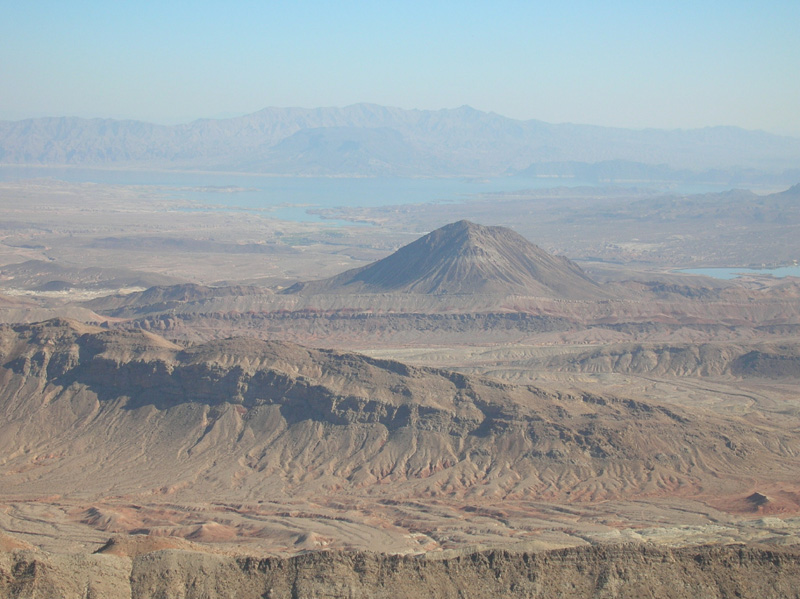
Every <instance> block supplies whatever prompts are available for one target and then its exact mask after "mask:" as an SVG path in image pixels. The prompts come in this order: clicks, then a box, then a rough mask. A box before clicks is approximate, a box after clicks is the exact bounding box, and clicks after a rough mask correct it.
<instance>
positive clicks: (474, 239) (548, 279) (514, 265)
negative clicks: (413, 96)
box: [286, 220, 599, 299]
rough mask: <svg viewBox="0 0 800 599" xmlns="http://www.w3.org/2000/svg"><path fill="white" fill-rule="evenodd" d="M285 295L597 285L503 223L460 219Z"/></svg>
mask: <svg viewBox="0 0 800 599" xmlns="http://www.w3.org/2000/svg"><path fill="white" fill-rule="evenodd" d="M286 292H287V293H298V292H302V293H305V294H316V293H333V294H342V293H420V294H429V295H446V294H458V295H464V294H492V295H533V296H543V297H562V298H569V299H585V298H589V297H596V296H597V295H598V293H599V287H598V286H597V284H596V283H594V282H593V281H592V280H591V279H589V278H588V277H587V276H586V275H585V274H584V273H583V271H582V270H581V269H580V268H579V267H578V266H577V265H576V264H574V263H573V262H571V261H569V260H568V259H566V258H563V257H560V256H552V255H550V254H548V253H547V252H545V251H544V250H542V249H541V248H539V247H538V246H536V245H534V244H532V243H530V242H529V241H528V240H526V239H525V238H524V237H522V236H521V235H520V234H519V233H516V232H515V231H512V230H511V229H508V228H505V227H490V226H483V225H479V224H476V223H473V222H470V221H467V220H460V221H458V222H455V223H451V224H449V225H445V226H444V227H441V228H440V229H436V230H435V231H432V232H430V233H428V234H427V235H425V236H423V237H421V238H419V239H417V240H416V241H414V242H413V243H410V244H409V245H407V246H405V247H402V248H400V249H399V250H397V251H396V252H395V253H394V254H392V255H391V256H388V257H386V258H384V259H383V260H379V261H378V262H375V263H373V264H370V265H368V266H365V267H362V268H358V269H354V270H349V271H347V272H344V273H342V274H340V275H337V276H335V277H333V278H330V279H326V280H323V281H315V282H311V283H304V284H302V283H301V284H298V285H295V286H293V287H291V288H290V289H288V290H287V291H286Z"/></svg>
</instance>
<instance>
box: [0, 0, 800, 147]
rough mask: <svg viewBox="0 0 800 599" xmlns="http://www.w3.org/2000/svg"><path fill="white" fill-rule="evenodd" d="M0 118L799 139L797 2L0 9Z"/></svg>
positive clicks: (42, 4)
mask: <svg viewBox="0 0 800 599" xmlns="http://www.w3.org/2000/svg"><path fill="white" fill-rule="evenodd" d="M0 6H1V7H2V13H0V14H1V15H2V19H0V118H2V119H10V120H18V119H23V118H28V117H37V116H64V115H69V116H82V117H94V116H100V117H112V118H133V119H140V120H147V121H155V122H161V123H175V122H184V121H190V120H193V119H195V118H200V117H220V116H231V115H235V114H246V113H250V112H255V111H257V110H259V109H261V108H265V107H267V106H303V107H318V106H346V105H348V104H353V103H357V102H373V103H377V104H383V105H387V106H398V107H401V108H422V109H439V108H455V107H458V106H461V105H464V104H468V105H470V106H472V107H474V108H477V109H480V110H486V111H494V112H497V113H499V114H502V115H505V116H510V117H514V118H520V119H539V120H544V121H548V122H573V123H590V124H597V125H613V126H622V127H635V128H642V127H659V128H693V127H703V126H707V125H737V126H740V127H745V128H748V129H764V130H767V131H771V132H774V133H782V134H788V135H794V136H800V35H798V24H800V0H783V1H777V0H763V1H762V2H754V1H752V0H747V1H739V0H726V1H719V2H710V1H703V0H697V1H693V2H682V1H680V0H678V1H671V2H662V1H658V0H652V1H647V0H638V1H635V2H615V1H613V0H607V1H600V0H596V1H592V2H588V1H570V0H565V1H564V2H560V3H559V2H553V1H552V0H551V1H547V2H537V1H527V2H523V1H520V2H503V1H495V2H491V3H490V2H469V1H465V0H460V1H458V2H449V1H441V2H437V1H435V0H427V1H426V2H415V1H408V0H406V1H404V2H389V1H384V2H381V1H378V0H373V1H371V2H346V1H339V2H336V1H333V0H331V1H329V2H320V1H314V2H302V1H295V2H270V1H267V0H264V1H261V2H235V1H234V2H231V3H225V4H223V3H222V2H203V1H199V0H198V1H194V2H179V1H173V0H169V1H165V0H161V1H159V2H150V1H148V0H143V1H139V2H135V3H134V2H125V1H114V0H105V1H103V2H93V1H86V2H81V1H79V0H68V1H65V0H58V1H55V2H51V1H48V0H32V1H30V2H25V1H20V0H0Z"/></svg>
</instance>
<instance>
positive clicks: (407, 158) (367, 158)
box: [0, 104, 800, 183]
mask: <svg viewBox="0 0 800 599" xmlns="http://www.w3.org/2000/svg"><path fill="white" fill-rule="evenodd" d="M0 163H3V164H15V165H77V166H84V167H125V168H130V167H135V168H168V169H173V168H174V169H202V170H226V171H230V170H232V171H242V172H258V173H272V174H282V175H317V176H498V175H503V174H514V173H518V172H525V173H527V174H532V175H534V176H548V177H549V176H555V177H575V178H580V179H581V180H588V181H591V180H592V179H597V180H617V179H626V180H630V179H634V180H687V178H688V179H689V180H694V179H698V180H706V179H708V178H709V177H711V178H712V179H717V180H719V179H720V178H722V179H725V181H724V182H727V180H729V179H734V180H735V179H736V178H737V177H738V178H742V177H745V178H746V179H748V180H750V179H753V178H755V179H758V178H761V179H764V178H766V179H767V180H768V182H780V183H784V182H796V181H797V178H798V175H799V174H800V139H797V138H791V137H782V136H778V135H772V134H769V133H764V132H761V131H747V130H743V129H739V128H736V127H710V128H705V129H694V130H659V129H643V130H633V129H620V128H610V127H596V126H590V125H574V124H549V123H544V122H541V121H535V120H530V121H519V120H515V119H510V118H506V117H503V116H500V115H497V114H494V113H487V112H481V111H478V110H474V109H472V108H469V107H467V106H463V107H461V108H456V109H447V110H436V111H430V110H402V109H399V108H387V107H384V106H377V105H373V104H356V105H353V106H348V107H345V108H316V109H301V108H267V109H264V110H261V111H259V112H256V113H253V114H250V115H247V116H243V117H237V118H231V119H221V120H211V119H204V120H198V121H194V122H192V123H188V124H184V125H176V126H164V125H155V124H152V123H144V122H139V121H118V120H111V119H81V118H68V117H64V118H39V119H28V120H23V121H16V122H8V121H3V122H0Z"/></svg>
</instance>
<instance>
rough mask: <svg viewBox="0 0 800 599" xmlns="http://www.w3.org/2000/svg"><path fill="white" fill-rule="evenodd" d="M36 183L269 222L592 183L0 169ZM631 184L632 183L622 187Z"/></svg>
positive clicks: (4, 176)
mask: <svg viewBox="0 0 800 599" xmlns="http://www.w3.org/2000/svg"><path fill="white" fill-rule="evenodd" d="M42 178H44V179H56V180H61V181H67V182H71V183H102V184H112V185H144V186H149V187H154V188H158V190H159V191H161V192H166V193H167V194H168V195H170V196H173V197H175V198H176V199H188V200H194V201H196V202H198V203H201V204H203V205H205V206H215V207H224V208H242V209H249V210H260V211H267V212H269V213H270V214H271V215H272V216H274V217H275V218H280V219H284V220H291V221H296V222H302V221H318V220H320V217H319V216H318V215H316V214H313V213H310V212H309V210H311V209H314V208H333V207H339V206H346V207H364V206H369V207H374V206H393V205H400V204H421V203H430V202H464V201H467V200H469V199H470V197H472V196H474V195H476V194H486V193H496V192H514V191H520V190H525V189H548V188H555V187H580V186H589V187H591V186H597V185H596V184H594V183H588V182H585V181H579V180H576V179H556V178H535V177H521V176H508V177H492V178H466V177H453V178H439V179H411V178H370V177H363V178H349V177H282V176H271V175H259V174H249V173H217V172H214V173H206V172H181V171H144V170H142V171H140V170H132V169H131V170H114V169H87V168H73V167H35V166H14V165H4V166H0V181H15V180H24V179H42ZM619 186H620V187H625V185H619ZM631 186H633V187H636V186H637V185H630V186H628V187H631ZM638 186H639V187H643V186H644V185H642V184H638ZM722 190H723V188H722V187H713V188H711V187H708V186H705V187H704V188H703V189H700V188H698V186H696V185H692V186H689V187H687V188H686V189H681V188H680V186H677V187H675V188H673V189H672V190H671V191H675V192H679V193H696V192H700V191H722Z"/></svg>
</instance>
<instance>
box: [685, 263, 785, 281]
mask: <svg viewBox="0 0 800 599" xmlns="http://www.w3.org/2000/svg"><path fill="white" fill-rule="evenodd" d="M678 272H682V273H686V274H690V275H705V276H707V277H713V278H715V279H725V280H730V279H735V278H737V277H740V276H742V275H771V276H773V277H777V278H783V277H800V266H780V267H778V268H743V267H731V268H686V269H683V270H679V271H678Z"/></svg>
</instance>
